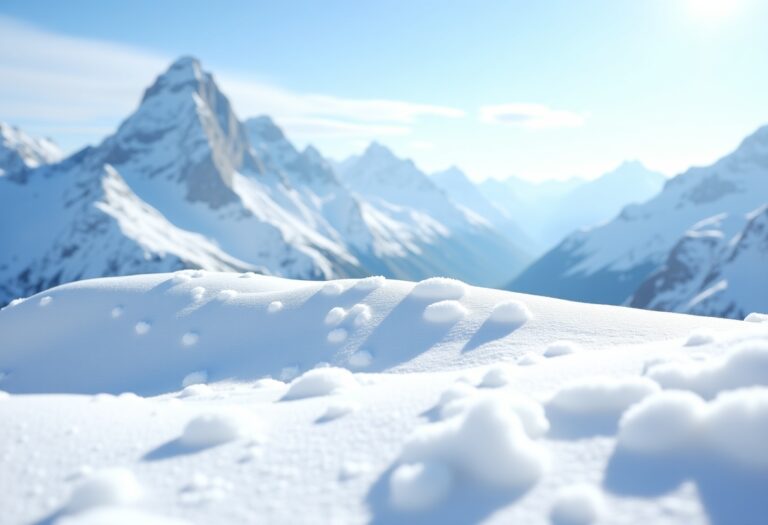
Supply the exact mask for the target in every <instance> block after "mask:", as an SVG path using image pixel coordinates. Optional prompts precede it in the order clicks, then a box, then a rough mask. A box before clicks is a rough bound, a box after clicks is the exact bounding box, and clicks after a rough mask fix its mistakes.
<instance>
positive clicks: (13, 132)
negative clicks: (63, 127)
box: [0, 122, 63, 179]
mask: <svg viewBox="0 0 768 525" xmlns="http://www.w3.org/2000/svg"><path fill="white" fill-rule="evenodd" d="M62 157H63V154H62V152H61V150H60V149H59V147H58V146H57V145H56V144H54V143H53V142H52V141H51V140H49V139H40V138H36V137H31V136H30V135H28V134H26V133H25V132H24V131H22V130H20V129H19V128H17V127H14V126H11V125H9V124H6V123H4V122H0V177H3V176H8V177H15V178H19V179H23V177H25V174H26V172H28V171H29V170H31V169H34V168H37V167H38V166H42V165H45V164H51V163H53V162H57V161H59V160H61V158H62Z"/></svg>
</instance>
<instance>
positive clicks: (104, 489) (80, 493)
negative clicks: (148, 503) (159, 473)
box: [66, 468, 143, 512]
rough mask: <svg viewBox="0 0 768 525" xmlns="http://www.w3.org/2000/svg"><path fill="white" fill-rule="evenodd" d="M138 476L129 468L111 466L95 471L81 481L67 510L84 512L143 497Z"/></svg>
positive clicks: (129, 502) (122, 503)
mask: <svg viewBox="0 0 768 525" xmlns="http://www.w3.org/2000/svg"><path fill="white" fill-rule="evenodd" d="M142 492H143V491H142V489H141V485H139V482H138V481H137V480H136V477H135V476H134V475H133V472H131V471H130V470H128V469H124V468H111V469H105V470H101V471H98V472H95V473H93V474H91V475H90V476H88V478H87V479H86V480H85V481H83V482H82V483H80V484H79V485H78V486H77V487H76V488H75V490H74V491H73V492H72V495H71V496H70V498H69V502H68V503H67V506H66V510H67V512H82V511H84V510H87V509H92V508H95V507H104V506H109V505H129V504H131V503H135V502H137V501H138V500H140V499H141V497H142Z"/></svg>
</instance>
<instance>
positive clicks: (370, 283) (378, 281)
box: [355, 275, 386, 292]
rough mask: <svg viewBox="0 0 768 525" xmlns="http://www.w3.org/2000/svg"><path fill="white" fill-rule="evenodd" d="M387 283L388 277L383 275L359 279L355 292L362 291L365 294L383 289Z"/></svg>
mask: <svg viewBox="0 0 768 525" xmlns="http://www.w3.org/2000/svg"><path fill="white" fill-rule="evenodd" d="M385 282H386V277H384V276H382V275H374V276H371V277H365V278H363V279H359V280H358V281H357V283H355V290H361V291H363V292H372V291H374V290H376V289H378V288H381V287H382V286H383V285H384V283H385Z"/></svg>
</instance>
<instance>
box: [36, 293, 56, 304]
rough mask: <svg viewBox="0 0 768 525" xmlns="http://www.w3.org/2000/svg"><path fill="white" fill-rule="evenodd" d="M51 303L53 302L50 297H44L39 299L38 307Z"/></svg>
mask: <svg viewBox="0 0 768 525" xmlns="http://www.w3.org/2000/svg"><path fill="white" fill-rule="evenodd" d="M52 302H53V297H51V296H50V295H46V296H44V297H41V298H40V303H39V304H40V306H48V305H49V304H51V303H52Z"/></svg>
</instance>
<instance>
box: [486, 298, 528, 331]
mask: <svg viewBox="0 0 768 525" xmlns="http://www.w3.org/2000/svg"><path fill="white" fill-rule="evenodd" d="M531 317H532V314H531V311H530V310H529V309H528V307H527V306H526V305H525V303H522V302H520V301H504V302H502V303H498V304H496V305H494V307H493V311H491V315H490V317H488V319H489V320H490V321H493V322H495V323H505V324H510V325H515V326H522V325H524V324H525V323H526V322H528V321H529V320H530V319H531Z"/></svg>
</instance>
